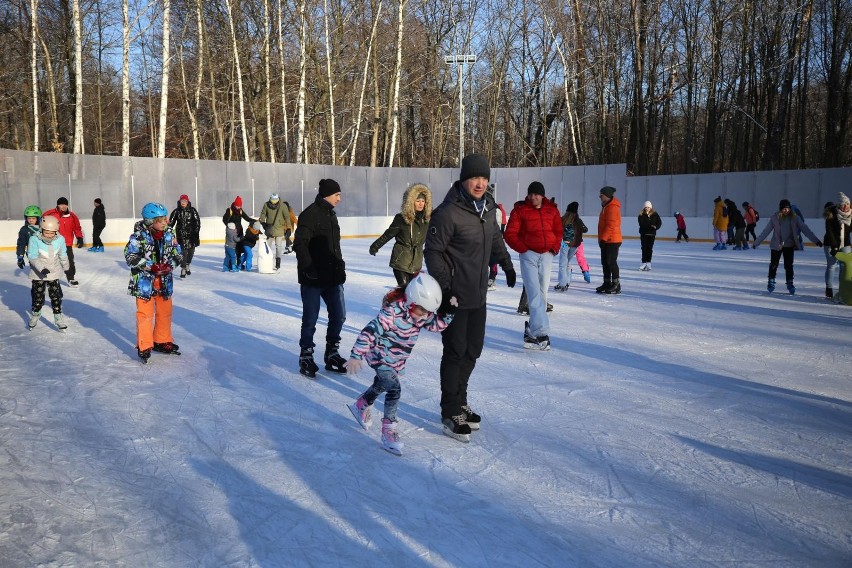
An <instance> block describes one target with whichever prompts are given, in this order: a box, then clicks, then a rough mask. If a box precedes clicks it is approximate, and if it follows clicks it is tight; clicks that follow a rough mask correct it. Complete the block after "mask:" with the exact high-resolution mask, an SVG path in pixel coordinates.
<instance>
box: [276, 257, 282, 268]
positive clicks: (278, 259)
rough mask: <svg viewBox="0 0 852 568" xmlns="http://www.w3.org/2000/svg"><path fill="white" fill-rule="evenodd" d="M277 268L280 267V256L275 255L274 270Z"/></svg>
mask: <svg viewBox="0 0 852 568" xmlns="http://www.w3.org/2000/svg"><path fill="white" fill-rule="evenodd" d="M279 268H281V257H280V256H276V257H275V270H278V269H279Z"/></svg>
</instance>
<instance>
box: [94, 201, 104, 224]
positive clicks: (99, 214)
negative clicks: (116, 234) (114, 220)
mask: <svg viewBox="0 0 852 568" xmlns="http://www.w3.org/2000/svg"><path fill="white" fill-rule="evenodd" d="M104 227H106V209H104V206H103V205H96V206H95V209H94V210H93V211H92V228H93V229H103V228H104Z"/></svg>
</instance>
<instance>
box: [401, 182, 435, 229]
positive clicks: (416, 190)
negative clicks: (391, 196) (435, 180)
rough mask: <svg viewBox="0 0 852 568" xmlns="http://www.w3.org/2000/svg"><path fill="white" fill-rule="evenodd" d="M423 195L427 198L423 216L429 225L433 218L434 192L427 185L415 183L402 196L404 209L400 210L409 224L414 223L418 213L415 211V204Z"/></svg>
mask: <svg viewBox="0 0 852 568" xmlns="http://www.w3.org/2000/svg"><path fill="white" fill-rule="evenodd" d="M421 193H422V194H423V195H425V196H426V207H424V208H423V214H424V215H425V217H426V222H427V223H428V222H429V219H430V218H431V217H432V192H431V191H430V190H429V187H428V186H426V185H425V184H422V183H415V184H414V185H412V186H411V187H409V188H408V189H406V190H405V193H403V194H402V207H401V208H400V213H401V214H402V218H403V219H405V221H406V222H407V223H408V224H411V223H413V222H414V216H415V214H416V213H417V211H416V210H415V209H414V202H415V201H417V196H418V195H420V194H421Z"/></svg>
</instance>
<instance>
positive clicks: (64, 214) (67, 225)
mask: <svg viewBox="0 0 852 568" xmlns="http://www.w3.org/2000/svg"><path fill="white" fill-rule="evenodd" d="M48 215H50V216H52V217H56V218H57V219H59V234H60V235H61V236H62V238H64V239H65V248H66V252H67V254H68V270H66V271H65V277H66V278H68V285H69V286H72V287H76V286H77V284H78V282H77V280H76V279H75V276H76V275H77V266H76V265H75V264H74V239H75V237H76V239H77V248H83V246H85V245H84V243H83V228H82V227H81V226H80V218H79V217H77V214H76V213H74V212H72V211H71V210H70V209H69V208H68V198H66V197H60V198H59V199H57V200H56V207H55V208H54V209H51V210H50V211H45V212H44V216H45V217H47V216H48Z"/></svg>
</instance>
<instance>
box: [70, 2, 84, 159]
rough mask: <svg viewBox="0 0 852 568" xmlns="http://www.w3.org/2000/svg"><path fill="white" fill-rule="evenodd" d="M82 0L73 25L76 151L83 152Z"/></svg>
mask: <svg viewBox="0 0 852 568" xmlns="http://www.w3.org/2000/svg"><path fill="white" fill-rule="evenodd" d="M81 20H82V16H81V14H80V0H74V3H73V6H72V25H73V26H74V74H75V75H76V77H77V80H76V88H75V89H74V153H75V154H83V153H85V151H86V149H85V146H84V144H83V33H82V22H81Z"/></svg>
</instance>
